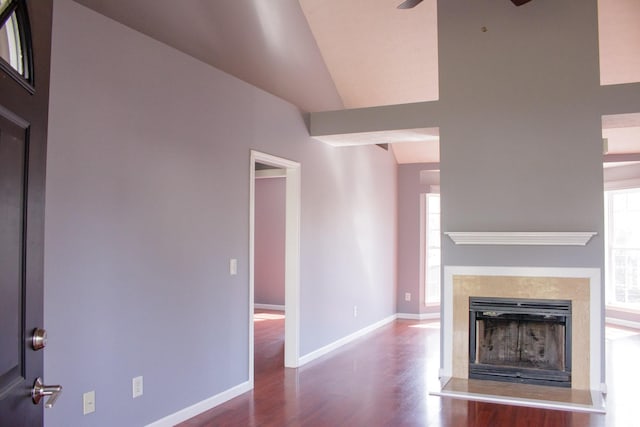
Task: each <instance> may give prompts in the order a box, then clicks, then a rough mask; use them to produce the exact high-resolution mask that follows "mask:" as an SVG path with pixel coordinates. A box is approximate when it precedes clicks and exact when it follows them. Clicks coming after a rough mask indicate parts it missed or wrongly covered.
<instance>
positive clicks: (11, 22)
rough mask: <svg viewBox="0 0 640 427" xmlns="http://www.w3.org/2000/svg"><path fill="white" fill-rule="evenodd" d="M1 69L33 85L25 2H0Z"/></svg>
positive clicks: (6, 0) (10, 0)
mask: <svg viewBox="0 0 640 427" xmlns="http://www.w3.org/2000/svg"><path fill="white" fill-rule="evenodd" d="M0 67H1V68H2V69H3V70H4V71H5V72H6V73H7V74H9V75H11V76H13V77H14V78H15V79H17V80H18V81H19V82H20V83H28V84H29V86H31V85H32V84H33V72H32V59H31V35H30V33H29V19H28V16H27V7H26V5H25V0H0Z"/></svg>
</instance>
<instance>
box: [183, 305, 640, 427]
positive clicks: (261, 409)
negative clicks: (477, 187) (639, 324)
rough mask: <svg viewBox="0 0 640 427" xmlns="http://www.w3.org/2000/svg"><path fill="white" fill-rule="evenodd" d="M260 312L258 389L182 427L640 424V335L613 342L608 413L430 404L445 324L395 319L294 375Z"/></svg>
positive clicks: (277, 325)
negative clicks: (441, 327) (441, 326)
mask: <svg viewBox="0 0 640 427" xmlns="http://www.w3.org/2000/svg"><path fill="white" fill-rule="evenodd" d="M262 312H263V313H267V314H266V315H262V317H263V320H259V321H256V322H255V337H256V343H255V351H256V354H255V388H254V390H253V391H251V392H248V393H245V394H243V395H241V396H238V397H236V398H235V399H232V400H230V401H228V402H226V403H224V404H222V405H220V406H218V407H216V408H213V409H211V410H209V411H207V412H205V413H203V414H200V415H198V416H197V417H195V418H192V419H190V420H188V421H186V422H184V423H182V424H180V426H182V427H205V426H206V427H211V426H256V427H257V426H265V427H267V426H274V427H275V426H309V427H316V426H318V427H320V426H327V427H329V426H331V427H333V426H394V427H395V426H440V427H442V426H451V427H459V426H476V427H480V426H483V427H485V426H486V427H489V426H491V427H496V426H531V427H534V426H535V427H561V426H574V427H587V426H589V427H604V426H608V427H618V426H619V427H626V426H639V425H640V406H639V405H638V399H637V392H636V388H637V384H640V369H638V367H636V366H635V364H636V363H638V361H640V334H638V332H625V331H620V330H613V331H612V333H611V334H608V337H609V336H611V337H612V339H609V338H608V339H607V342H606V348H607V372H608V378H607V383H608V386H609V394H608V396H607V414H606V415H602V414H585V413H575V412H566V411H555V410H546V409H534V408H524V407H516V406H508V405H498V404H491V403H480V402H469V401H463V400H455V399H448V398H440V397H436V396H429V395H428V392H429V391H430V390H433V389H435V388H436V387H437V386H438V384H439V383H438V379H437V373H438V368H439V357H440V356H439V352H440V348H439V346H440V342H439V341H440V337H439V325H438V323H437V322H433V321H431V322H425V321H423V322H418V321H408V320H397V321H395V322H394V323H392V324H389V325H386V326H384V327H382V328H380V329H378V330H376V331H375V332H373V333H371V334H369V335H368V336H366V337H364V338H361V339H359V340H357V341H355V342H353V343H350V344H348V345H346V346H344V347H342V348H340V349H339V350H337V351H335V352H333V353H331V354H329V355H326V356H324V357H323V358H320V359H317V360H315V361H313V362H311V363H309V364H307V365H305V366H303V367H301V368H299V369H297V370H296V369H284V368H282V365H283V360H284V344H283V339H284V332H283V328H284V321H283V319H282V318H281V316H277V314H278V313H277V312H265V311H262ZM269 314H275V316H270V315H269ZM272 317H273V318H272Z"/></svg>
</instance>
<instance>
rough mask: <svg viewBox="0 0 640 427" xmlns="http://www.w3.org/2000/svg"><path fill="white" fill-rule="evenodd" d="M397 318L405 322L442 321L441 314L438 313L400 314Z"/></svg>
mask: <svg viewBox="0 0 640 427" xmlns="http://www.w3.org/2000/svg"><path fill="white" fill-rule="evenodd" d="M396 318H398V319H405V320H440V312H436V313H418V314H415V313H398V314H396Z"/></svg>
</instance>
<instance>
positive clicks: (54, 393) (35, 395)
mask: <svg viewBox="0 0 640 427" xmlns="http://www.w3.org/2000/svg"><path fill="white" fill-rule="evenodd" d="M61 393H62V386H60V385H44V384H43V383H42V378H40V377H38V378H37V379H36V382H35V383H33V389H32V390H31V398H32V399H33V403H34V404H35V405H37V404H38V403H40V400H41V399H42V398H43V397H45V396H49V399H47V402H46V403H45V404H44V407H45V408H51V407H53V405H54V404H55V403H56V400H57V399H58V397H59V396H60V394H61Z"/></svg>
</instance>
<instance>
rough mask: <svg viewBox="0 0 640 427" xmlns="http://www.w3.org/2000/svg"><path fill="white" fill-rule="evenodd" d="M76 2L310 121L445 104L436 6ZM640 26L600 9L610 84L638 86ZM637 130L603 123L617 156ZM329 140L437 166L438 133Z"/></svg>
mask: <svg viewBox="0 0 640 427" xmlns="http://www.w3.org/2000/svg"><path fill="white" fill-rule="evenodd" d="M75 1H76V2H78V3H80V4H82V5H85V6H87V7H89V8H91V9H93V10H95V11H97V12H99V13H101V14H103V15H105V16H107V17H110V18H112V19H114V20H116V21H118V22H120V23H122V24H124V25H126V26H128V27H131V28H133V29H135V30H137V31H140V32H142V33H144V34H146V35H148V36H150V37H152V38H154V39H156V40H158V41H160V42H163V43H165V44H167V45H169V46H172V47H174V48H176V49H178V50H180V51H183V52H185V53H187V54H189V55H191V56H193V57H195V58H197V59H199V60H201V61H203V62H205V63H208V64H210V65H212V66H214V67H216V68H218V69H220V70H222V71H224V72H227V73H229V74H231V75H233V76H235V77H237V78H239V79H241V80H244V81H246V82H248V83H250V84H252V85H254V86H256V87H259V88H261V89H263V90H265V91H267V92H269V93H272V94H273V95H276V96H278V97H280V98H283V99H285V100H287V101H289V102H291V103H292V104H294V105H296V106H297V107H298V108H300V110H302V111H304V112H317V111H326V110H341V109H344V108H364V107H372V106H380V105H392V104H405V103H412V102H423V101H435V100H437V99H438V42H437V0H424V1H423V2H422V3H420V4H419V5H418V6H416V7H415V8H413V9H405V10H400V9H397V8H396V6H397V5H398V3H400V1H399V0H375V1H373V0H299V1H298V0H278V1H273V0H189V1H181V2H176V1H175V0H174V1H170V0H75ZM504 1H506V0H504ZM533 1H535V0H533ZM531 3H533V2H531ZM531 3H530V4H531ZM527 6H528V5H526V4H525V5H523V6H521V7H520V8H521V9H523V11H525V10H526V9H525V8H527ZM513 7H515V6H513ZM639 20H640V1H638V0H618V1H610V0H599V32H600V48H601V52H600V61H601V81H602V83H603V84H616V83H627V82H634V81H640V54H639V53H638V52H639V47H640V25H637V22H639ZM632 119H633V120H632ZM634 120H635V119H634V118H633V117H631V118H629V117H628V118H627V120H626V121H625V125H624V126H623V127H621V128H616V127H614V125H611V123H613V122H611V120H609V121H608V122H607V123H609V124H608V125H607V124H606V123H605V128H606V127H608V129H605V131H604V133H605V136H607V137H608V138H609V150H610V151H611V152H629V150H631V152H640V120H636V121H634ZM330 139H332V141H326V142H329V143H332V144H334V145H353V144H370V143H381V142H386V143H393V144H394V145H393V147H394V153H395V155H396V160H397V161H398V162H399V163H412V162H435V161H438V132H437V129H426V130H425V129H409V130H403V131H399V132H395V131H394V132H386V133H379V132H375V133H369V134H366V135H364V134H363V135H336V136H335V137H333V138H330ZM400 143H401V144H400Z"/></svg>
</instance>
